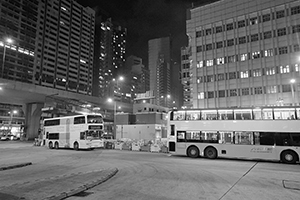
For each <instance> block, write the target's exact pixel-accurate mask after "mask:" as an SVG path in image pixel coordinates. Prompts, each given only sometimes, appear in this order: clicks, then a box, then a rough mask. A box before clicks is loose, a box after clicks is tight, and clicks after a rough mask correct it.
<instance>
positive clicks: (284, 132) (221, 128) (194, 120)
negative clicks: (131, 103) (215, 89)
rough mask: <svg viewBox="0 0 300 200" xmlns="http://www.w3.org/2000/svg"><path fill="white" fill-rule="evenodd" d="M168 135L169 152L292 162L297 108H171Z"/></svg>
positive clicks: (298, 130)
mask: <svg viewBox="0 0 300 200" xmlns="http://www.w3.org/2000/svg"><path fill="white" fill-rule="evenodd" d="M168 138H169V152H170V153H172V154H179V155H187V156H189V157H192V158H196V157H199V156H202V157H207V158H211V159H214V158H217V157H225V158H226V157H227V158H241V159H262V160H277V161H282V162H284V163H289V164H294V163H297V162H299V157H300V108H299V107H264V108H239V109H190V110H173V111H170V112H169V116H168Z"/></svg>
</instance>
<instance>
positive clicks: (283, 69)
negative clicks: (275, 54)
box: [280, 65, 290, 74]
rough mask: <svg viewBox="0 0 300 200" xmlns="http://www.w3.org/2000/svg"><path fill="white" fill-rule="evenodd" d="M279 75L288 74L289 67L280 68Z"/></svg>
mask: <svg viewBox="0 0 300 200" xmlns="http://www.w3.org/2000/svg"><path fill="white" fill-rule="evenodd" d="M280 73H281V74H286V73H290V66H289V65H286V66H280Z"/></svg>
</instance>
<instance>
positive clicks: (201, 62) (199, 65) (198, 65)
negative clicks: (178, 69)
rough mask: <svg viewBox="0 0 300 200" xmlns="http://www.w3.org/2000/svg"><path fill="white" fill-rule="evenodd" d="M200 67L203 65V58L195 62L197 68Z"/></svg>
mask: <svg viewBox="0 0 300 200" xmlns="http://www.w3.org/2000/svg"><path fill="white" fill-rule="evenodd" d="M201 67H203V60H201V61H199V62H198V63H197V68H201Z"/></svg>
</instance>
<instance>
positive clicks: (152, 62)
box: [148, 37, 172, 107]
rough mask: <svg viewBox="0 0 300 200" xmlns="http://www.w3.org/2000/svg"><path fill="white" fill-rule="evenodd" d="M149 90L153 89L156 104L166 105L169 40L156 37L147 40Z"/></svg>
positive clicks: (168, 84) (169, 88) (168, 74)
mask: <svg viewBox="0 0 300 200" xmlns="http://www.w3.org/2000/svg"><path fill="white" fill-rule="evenodd" d="M148 49H149V50H148V53H149V56H148V62H149V65H148V66H149V71H150V90H153V91H154V96H155V100H156V104H157V105H160V106H165V107H168V106H169V105H170V103H171V99H170V98H168V97H169V95H171V77H170V74H171V72H170V71H171V68H172V66H171V65H172V63H171V40H170V38H169V37H165V38H157V39H152V40H149V42H148Z"/></svg>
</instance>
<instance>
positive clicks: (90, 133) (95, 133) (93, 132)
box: [86, 130, 102, 140]
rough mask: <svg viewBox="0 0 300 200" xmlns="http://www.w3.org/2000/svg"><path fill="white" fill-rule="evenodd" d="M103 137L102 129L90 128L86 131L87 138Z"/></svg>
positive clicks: (96, 138) (97, 138)
mask: <svg viewBox="0 0 300 200" xmlns="http://www.w3.org/2000/svg"><path fill="white" fill-rule="evenodd" d="M101 137H102V131H97V130H90V131H86V139H87V140H99V139H100V138H101Z"/></svg>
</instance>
